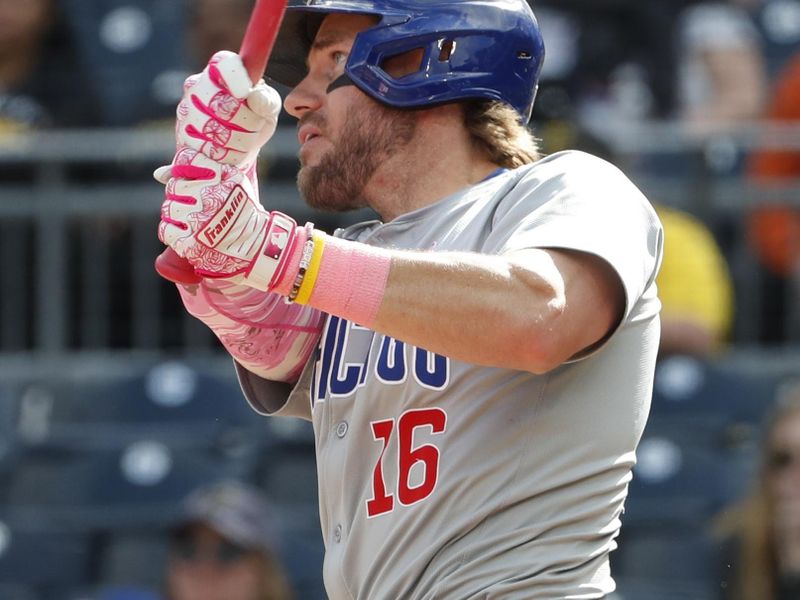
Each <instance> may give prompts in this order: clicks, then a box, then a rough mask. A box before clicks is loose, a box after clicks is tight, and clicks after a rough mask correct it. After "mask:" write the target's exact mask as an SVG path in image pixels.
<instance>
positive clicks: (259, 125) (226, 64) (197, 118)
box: [175, 51, 281, 171]
mask: <svg viewBox="0 0 800 600" xmlns="http://www.w3.org/2000/svg"><path fill="white" fill-rule="evenodd" d="M280 109H281V98H280V95H279V94H278V92H277V91H276V90H275V89H274V88H271V87H269V86H268V85H267V84H266V83H264V81H263V80H262V81H259V82H258V83H257V84H256V85H255V87H253V83H252V82H251V81H250V76H249V75H248V74H247V70H246V69H245V67H244V65H243V64H242V60H241V58H240V57H239V55H238V54H234V53H233V52H228V51H222V52H217V53H216V54H215V55H214V56H212V57H211V60H210V61H209V63H208V65H207V66H206V68H205V69H204V70H203V72H202V73H200V74H197V75H192V76H191V77H189V78H188V79H187V80H186V82H185V84H184V93H183V98H182V100H181V102H180V104H179V105H178V122H177V127H176V131H175V135H176V142H177V146H178V150H181V148H183V147H186V148H191V149H193V150H196V151H198V152H202V153H203V154H204V155H206V156H207V157H208V158H210V159H212V160H214V161H217V162H221V163H225V164H229V165H235V166H236V167H238V168H239V169H240V170H242V171H249V170H250V169H251V168H252V167H253V166H254V165H255V162H256V159H257V157H258V152H259V150H260V149H261V147H262V146H263V145H264V144H265V143H267V141H268V140H269V139H270V138H271V137H272V135H273V134H274V133H275V128H276V126H277V123H278V115H279V114H280Z"/></svg>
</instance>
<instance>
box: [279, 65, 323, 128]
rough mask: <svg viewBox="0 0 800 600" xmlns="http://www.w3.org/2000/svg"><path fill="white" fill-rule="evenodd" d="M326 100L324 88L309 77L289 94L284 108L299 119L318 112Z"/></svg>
mask: <svg viewBox="0 0 800 600" xmlns="http://www.w3.org/2000/svg"><path fill="white" fill-rule="evenodd" d="M324 99H325V89H324V87H323V86H322V85H321V84H319V83H317V82H315V81H314V79H313V78H312V76H311V75H308V76H306V78H305V79H303V80H302V81H301V82H300V83H298V84H297V85H296V86H295V87H294V89H293V90H292V91H291V92H289V94H288V95H287V96H286V99H285V100H284V101H283V106H284V108H285V109H286V112H287V113H289V114H290V115H292V116H293V117H295V118H296V119H299V118H300V117H302V116H303V115H304V114H306V113H308V112H310V111H315V110H318V109H319V108H320V107H321V106H322V103H323V101H324Z"/></svg>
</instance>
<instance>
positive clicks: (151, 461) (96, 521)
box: [3, 439, 242, 530]
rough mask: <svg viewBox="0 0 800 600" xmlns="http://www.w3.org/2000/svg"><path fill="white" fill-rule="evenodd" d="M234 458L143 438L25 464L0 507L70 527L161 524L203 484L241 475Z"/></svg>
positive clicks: (21, 518) (24, 518) (26, 518)
mask: <svg viewBox="0 0 800 600" xmlns="http://www.w3.org/2000/svg"><path fill="white" fill-rule="evenodd" d="M241 469H242V467H241V465H240V464H239V463H237V462H236V461H222V460H219V459H215V458H209V457H208V456H204V455H201V454H199V453H197V452H193V451H183V452H176V451H173V450H171V449H170V448H169V447H168V446H166V445H164V444H163V443H161V442H156V441H152V440H148V439H142V440H139V441H137V442H134V443H132V444H130V445H129V446H127V447H125V448H123V449H121V450H110V451H102V452H100V451H98V452H95V453H86V454H75V455H66V456H57V455H52V456H35V457H29V458H28V459H26V460H25V461H23V462H21V463H20V465H19V468H18V469H17V470H16V471H15V474H14V477H13V479H12V480H11V485H10V486H9V488H8V489H7V490H6V494H5V498H4V502H3V505H4V506H5V509H6V511H7V512H8V514H9V515H12V516H13V518H14V520H15V521H18V522H25V523H37V522H38V523H48V524H50V525H51V526H52V527H54V528H57V529H65V530H95V529H109V528H111V529H118V528H130V527H158V526H163V525H165V524H168V523H170V522H171V521H172V519H174V518H175V516H176V514H177V513H178V511H179V507H180V502H181V500H182V499H183V498H184V497H185V496H186V494H188V493H189V492H190V491H191V490H193V489H194V488H196V487H197V486H198V485H201V484H206V483H211V482H213V481H216V480H219V479H223V478H230V477H237V476H241V472H240V471H241Z"/></svg>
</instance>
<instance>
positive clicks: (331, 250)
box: [308, 236, 392, 327]
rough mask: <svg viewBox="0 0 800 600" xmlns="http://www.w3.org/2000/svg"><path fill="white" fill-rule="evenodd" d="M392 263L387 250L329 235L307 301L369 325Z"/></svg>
mask: <svg viewBox="0 0 800 600" xmlns="http://www.w3.org/2000/svg"><path fill="white" fill-rule="evenodd" d="M391 263H392V260H391V255H390V253H389V252H388V251H387V250H384V249H382V248H375V247H374V246H368V245H367V244H361V243H358V242H350V241H347V240H342V239H339V238H335V237H333V236H326V237H325V251H324V252H323V254H322V262H321V263H320V267H319V274H318V275H317V280H316V282H315V284H314V290H313V291H312V292H311V298H310V299H309V302H308V304H309V305H310V306H313V307H314V308H318V309H320V310H322V311H324V312H327V313H331V314H334V315H336V316H339V317H343V318H345V319H347V320H349V321H352V322H353V323H357V324H359V325H362V326H364V327H369V326H371V325H372V323H373V321H374V320H375V317H377V316H378V309H379V308H380V306H381V302H382V301H383V295H384V293H385V291H386V282H387V280H388V279H389V269H390V267H391Z"/></svg>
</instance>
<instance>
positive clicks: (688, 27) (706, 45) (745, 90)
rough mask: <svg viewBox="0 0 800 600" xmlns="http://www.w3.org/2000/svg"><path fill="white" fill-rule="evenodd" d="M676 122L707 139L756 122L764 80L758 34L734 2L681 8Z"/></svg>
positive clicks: (765, 77)
mask: <svg viewBox="0 0 800 600" xmlns="http://www.w3.org/2000/svg"><path fill="white" fill-rule="evenodd" d="M677 48H678V89H679V94H680V100H679V102H680V111H679V112H680V116H681V119H682V120H683V121H684V122H685V123H686V124H687V126H688V127H690V130H691V131H692V132H693V133H698V134H706V133H713V132H715V131H718V130H720V129H726V128H730V127H731V126H733V125H736V124H739V123H741V122H743V121H749V120H755V119H756V118H758V117H760V116H761V111H762V107H763V104H764V100H765V98H766V96H767V75H766V66H765V61H764V57H763V54H762V47H761V39H760V35H759V32H758V30H757V29H756V28H755V26H754V25H753V23H752V22H751V20H750V18H749V16H748V14H747V12H745V11H744V10H743V9H742V8H740V7H739V6H737V5H736V4H735V1H734V0H730V1H728V2H723V1H707V2H700V3H699V4H696V5H694V6H690V7H689V8H686V9H685V10H684V11H683V12H682V14H681V16H680V20H679V24H678V28H677Z"/></svg>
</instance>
